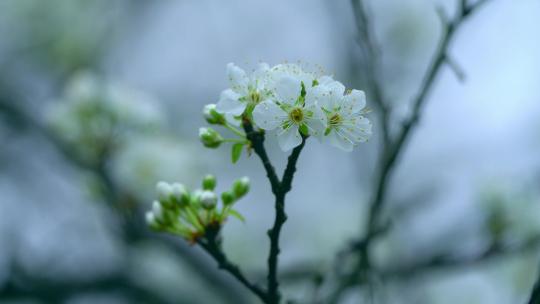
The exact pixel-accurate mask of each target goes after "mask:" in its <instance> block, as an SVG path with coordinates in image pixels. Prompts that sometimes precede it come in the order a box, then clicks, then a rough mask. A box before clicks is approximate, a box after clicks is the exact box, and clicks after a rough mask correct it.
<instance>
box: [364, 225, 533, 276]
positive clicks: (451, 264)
mask: <svg viewBox="0 0 540 304" xmlns="http://www.w3.org/2000/svg"><path fill="white" fill-rule="evenodd" d="M539 247H540V235H537V236H534V237H531V238H529V239H527V240H525V241H523V242H522V243H519V244H514V245H506V246H503V245H500V244H496V243H494V244H491V245H490V246H488V247H487V248H485V249H484V250H482V251H480V252H478V253H476V254H473V255H458V254H454V255H452V254H443V255H435V256H432V257H429V258H422V259H420V260H419V261H417V262H413V263H411V264H408V265H403V266H396V267H393V268H391V269H375V270H374V271H375V272H376V273H377V274H378V275H379V276H381V277H383V278H386V279H407V280H409V279H411V278H413V277H415V276H421V275H423V274H426V273H427V272H434V271H440V270H458V269H459V268H467V267H470V266H473V265H479V264H482V263H486V262H489V261H491V260H494V259H499V258H504V257H508V256H511V255H514V254H524V253H527V252H533V251H535V250H538V248H539Z"/></svg>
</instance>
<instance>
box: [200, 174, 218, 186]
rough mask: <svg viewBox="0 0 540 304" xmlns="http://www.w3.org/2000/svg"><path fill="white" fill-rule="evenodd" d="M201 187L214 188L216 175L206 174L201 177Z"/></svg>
mask: <svg viewBox="0 0 540 304" xmlns="http://www.w3.org/2000/svg"><path fill="white" fill-rule="evenodd" d="M202 187H203V189H204V190H214V188H216V177H215V176H213V175H211V174H208V175H207V176H205V177H204V178H203V181H202Z"/></svg>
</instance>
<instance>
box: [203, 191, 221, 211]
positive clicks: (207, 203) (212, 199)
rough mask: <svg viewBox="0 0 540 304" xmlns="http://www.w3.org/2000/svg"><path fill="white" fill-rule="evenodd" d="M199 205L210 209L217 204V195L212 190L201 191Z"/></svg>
mask: <svg viewBox="0 0 540 304" xmlns="http://www.w3.org/2000/svg"><path fill="white" fill-rule="evenodd" d="M199 199H200V202H201V205H202V206H203V208H205V209H212V208H214V207H215V206H216V204H217V196H216V194H215V193H214V192H212V191H207V190H205V191H203V192H202V193H201V195H200V197H199Z"/></svg>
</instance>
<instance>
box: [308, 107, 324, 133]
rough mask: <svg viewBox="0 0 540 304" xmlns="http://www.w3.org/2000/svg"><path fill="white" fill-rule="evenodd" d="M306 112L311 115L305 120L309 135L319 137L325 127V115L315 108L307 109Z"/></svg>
mask: <svg viewBox="0 0 540 304" xmlns="http://www.w3.org/2000/svg"><path fill="white" fill-rule="evenodd" d="M306 110H307V111H310V112H312V113H313V116H312V117H309V118H307V119H306V125H307V127H308V130H309V135H313V136H315V137H321V136H322V135H323V134H324V131H325V130H326V126H327V122H326V115H325V114H324V112H323V111H322V110H321V109H320V108H319V107H317V106H311V107H307V108H306Z"/></svg>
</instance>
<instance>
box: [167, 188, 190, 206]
mask: <svg viewBox="0 0 540 304" xmlns="http://www.w3.org/2000/svg"><path fill="white" fill-rule="evenodd" d="M171 190H172V196H173V197H174V199H175V200H176V201H177V202H178V203H180V205H187V204H189V192H188V190H187V189H186V187H185V186H184V185H182V184H180V183H173V184H172V185H171Z"/></svg>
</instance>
